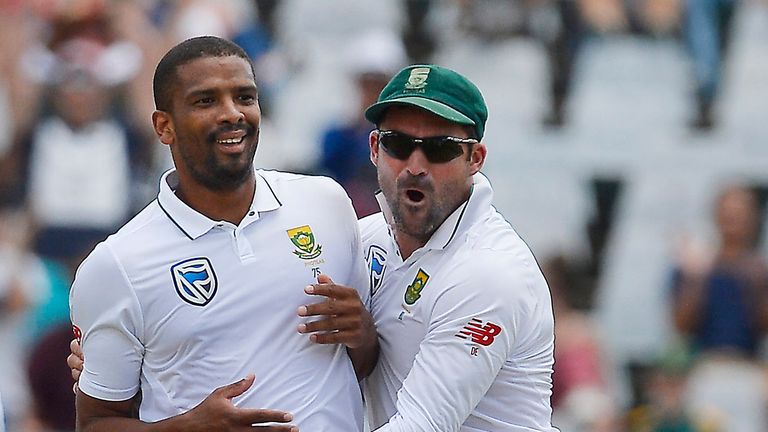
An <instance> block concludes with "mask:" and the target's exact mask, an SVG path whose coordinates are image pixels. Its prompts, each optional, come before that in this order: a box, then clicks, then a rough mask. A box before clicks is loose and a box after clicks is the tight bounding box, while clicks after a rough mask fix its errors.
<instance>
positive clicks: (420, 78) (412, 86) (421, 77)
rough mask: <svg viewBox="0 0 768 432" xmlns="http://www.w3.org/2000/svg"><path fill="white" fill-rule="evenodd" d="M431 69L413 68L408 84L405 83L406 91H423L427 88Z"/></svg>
mask: <svg viewBox="0 0 768 432" xmlns="http://www.w3.org/2000/svg"><path fill="white" fill-rule="evenodd" d="M429 71H430V69H429V68H425V67H421V68H413V69H411V74H410V75H409V76H408V82H406V83H405V89H406V90H421V89H423V88H424V87H426V86H427V77H428V76H429Z"/></svg>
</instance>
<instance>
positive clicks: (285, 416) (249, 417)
mask: <svg viewBox="0 0 768 432" xmlns="http://www.w3.org/2000/svg"><path fill="white" fill-rule="evenodd" d="M291 420H293V415H292V414H291V413H287V412H285V411H278V410H269V409H255V408H238V409H237V411H236V412H235V421H236V422H237V423H239V424H244V425H253V424H260V423H288V422H289V421H291Z"/></svg>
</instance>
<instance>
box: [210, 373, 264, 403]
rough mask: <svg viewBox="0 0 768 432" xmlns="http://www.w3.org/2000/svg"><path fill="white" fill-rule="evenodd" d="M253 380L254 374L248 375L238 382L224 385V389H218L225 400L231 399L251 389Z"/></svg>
mask: <svg viewBox="0 0 768 432" xmlns="http://www.w3.org/2000/svg"><path fill="white" fill-rule="evenodd" d="M255 379H256V376H255V375H254V374H248V376H246V377H245V378H243V379H241V380H240V381H238V382H235V383H232V384H229V385H225V386H224V387H221V388H219V390H220V391H221V395H222V396H224V397H225V398H227V399H232V398H233V397H235V396H240V395H241V394H243V393H245V391H246V390H248V389H249V388H251V386H252V385H253V381H254V380H255Z"/></svg>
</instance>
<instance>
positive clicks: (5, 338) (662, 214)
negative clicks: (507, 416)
mask: <svg viewBox="0 0 768 432" xmlns="http://www.w3.org/2000/svg"><path fill="white" fill-rule="evenodd" d="M203 34H214V35H219V36H223V37H227V38H230V39H232V40H234V41H236V42H237V43H239V44H240V45H241V46H243V47H244V48H245V49H246V51H247V52H248V53H249V55H250V56H252V58H253V60H254V62H255V64H256V70H257V80H258V81H259V87H260V103H261V107H262V111H263V118H262V126H261V130H262V132H261V141H260V146H259V150H258V152H257V157H256V163H257V165H258V166H259V167H264V168H269V169H281V170H292V171H298V172H304V173H311V174H322V175H329V176H332V177H334V178H335V179H337V180H338V181H339V182H341V183H342V184H343V185H344V187H345V188H346V189H347V191H348V193H349V195H350V196H351V198H352V200H353V203H354V204H355V208H356V210H357V211H358V214H359V215H360V216H363V215H366V214H369V213H371V212H374V211H376V210H377V208H376V205H375V201H374V200H372V196H373V195H372V193H373V192H374V191H375V190H376V184H375V183H376V179H375V172H374V170H373V167H372V165H371V164H370V162H369V160H368V138H367V137H368V133H369V131H370V130H371V129H372V127H373V126H372V125H371V124H369V123H367V122H366V121H365V120H364V118H363V117H362V114H361V113H362V110H363V108H364V107H366V106H367V105H368V104H370V103H372V101H374V100H375V98H376V96H377V95H378V92H379V91H380V89H381V88H382V87H383V85H384V83H385V82H386V81H387V79H388V78H389V77H390V76H391V74H392V73H393V72H395V71H396V70H398V69H399V68H400V67H402V66H404V65H406V64H408V63H414V62H434V63H439V64H442V65H445V66H448V67H451V68H454V69H456V70H458V71H460V72H461V73H463V74H465V75H467V76H468V77H469V78H470V79H472V80H473V81H475V82H476V83H477V84H478V86H479V87H480V89H481V90H482V91H483V93H484V95H485V98H486V100H487V102H488V105H489V109H490V117H489V122H488V127H487V133H486V137H485V143H486V144H487V146H488V149H489V159H488V162H487V164H486V168H485V169H484V172H485V173H486V174H487V176H488V177H489V178H490V180H491V182H492V183H493V184H494V186H495V190H496V203H497V207H498V208H499V210H501V211H502V213H504V214H505V215H506V217H507V219H508V220H509V221H510V222H511V223H512V224H513V226H515V227H516V229H517V230H518V232H519V233H520V234H521V236H522V237H523V238H524V239H525V240H526V241H527V242H528V243H529V244H530V246H531V247H532V249H533V250H534V253H535V254H536V256H537V258H538V260H539V263H540V265H541V266H542V268H543V269H544V271H545V274H546V275H547V278H548V280H549V282H550V284H551V287H552V294H553V302H554V305H555V311H556V337H557V339H556V345H557V348H556V364H555V378H554V394H553V404H554V412H555V415H554V418H555V423H556V425H558V426H559V427H560V428H561V429H562V430H563V431H565V432H617V431H632V432H634V431H648V432H662V431H666V432H673V431H679V432H682V431H707V432H762V431H768V416H767V413H768V373H766V360H767V359H768V349H767V348H766V344H765V342H764V339H765V338H764V337H765V332H766V329H768V261H766V252H767V251H768V241H766V238H765V237H766V236H768V230H766V229H764V225H765V220H766V217H767V216H768V215H767V214H766V211H765V207H766V198H767V197H768V2H767V1H765V0H431V1H430V0H386V1H384V0H322V1H317V0H225V1H214V0H0V395H1V397H2V405H3V407H4V409H5V415H6V425H7V429H8V430H9V431H30V432H37V431H71V430H73V424H74V410H73V395H72V391H71V385H72V382H71V378H70V375H69V371H68V369H67V366H66V364H65V357H66V355H67V353H68V350H69V349H68V343H69V340H70V339H71V330H70V325H69V312H68V290H69V285H70V283H71V281H72V278H73V274H74V270H75V269H76V268H77V265H78V263H79V262H80V260H81V259H82V258H83V257H84V255H85V254H87V253H88V252H89V251H90V249H91V248H92V247H93V245H94V244H95V243H96V242H98V241H100V240H101V239H103V238H104V237H105V236H106V235H108V234H109V233H111V232H113V231H114V230H115V229H116V228H117V227H119V226H120V225H121V224H122V223H123V222H125V221H126V220H127V219H128V218H130V217H131V216H132V215H133V214H135V213H136V212H137V211H139V210H140V209H141V208H142V207H143V206H145V205H146V204H147V203H148V202H149V201H151V200H152V199H153V198H154V195H155V193H156V190H157V181H158V179H159V175H160V173H162V172H163V171H164V170H166V169H167V168H168V167H170V157H169V154H168V151H167V148H166V147H164V146H162V145H160V144H159V143H158V142H157V141H156V139H155V137H154V133H153V131H152V129H151V122H150V115H151V112H152V110H153V108H154V107H153V103H152V94H151V84H150V83H151V77H152V73H153V71H154V66H155V65H156V63H157V61H158V60H159V58H160V57H161V56H162V55H163V54H164V53H165V52H166V50H167V49H169V48H170V47H171V46H173V45H174V44H175V43H177V42H179V41H181V40H183V39H186V38H188V37H192V36H196V35H203ZM307 211H312V209H309V208H308V209H307ZM104 282H105V283H109V281H104ZM509 409H511V410H512V409H516V407H509Z"/></svg>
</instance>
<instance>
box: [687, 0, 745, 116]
mask: <svg viewBox="0 0 768 432" xmlns="http://www.w3.org/2000/svg"><path fill="white" fill-rule="evenodd" d="M737 2H738V0H685V7H686V9H685V27H684V29H685V40H686V42H687V45H688V49H689V51H690V55H691V59H692V61H693V77H694V80H695V85H696V116H695V118H694V119H693V121H692V122H691V126H692V127H693V128H696V129H700V130H708V129H711V128H712V127H713V126H714V125H715V116H714V113H713V108H714V104H715V100H716V99H717V94H718V91H719V89H720V83H721V80H722V77H721V75H722V71H723V63H724V61H725V57H726V55H727V53H728V47H729V45H730V44H729V41H730V34H731V23H732V21H733V15H734V11H735V9H736V4H737Z"/></svg>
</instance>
